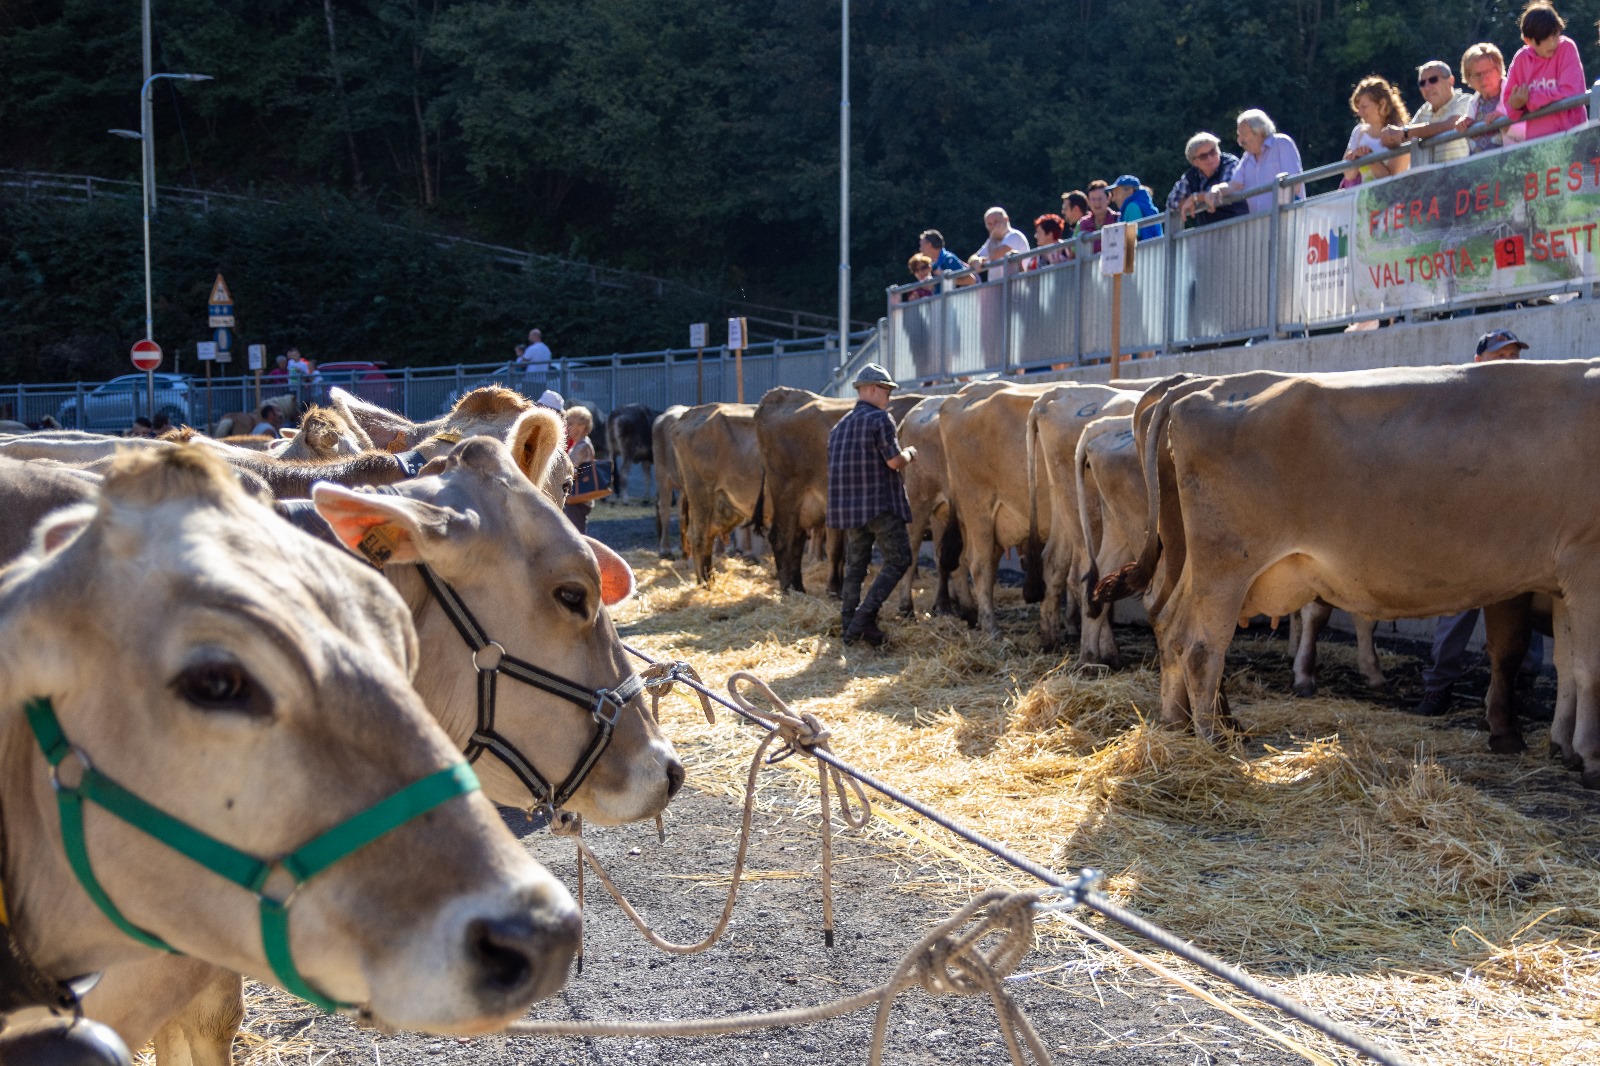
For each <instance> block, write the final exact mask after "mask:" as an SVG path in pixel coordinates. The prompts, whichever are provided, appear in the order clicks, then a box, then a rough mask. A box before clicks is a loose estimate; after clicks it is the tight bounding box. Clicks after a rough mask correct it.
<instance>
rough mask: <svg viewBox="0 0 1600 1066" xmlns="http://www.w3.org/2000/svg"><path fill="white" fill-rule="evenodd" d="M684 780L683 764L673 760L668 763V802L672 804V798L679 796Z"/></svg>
mask: <svg viewBox="0 0 1600 1066" xmlns="http://www.w3.org/2000/svg"><path fill="white" fill-rule="evenodd" d="M683 778H684V773H683V763H681V762H679V761H678V760H677V759H672V760H670V761H668V763H667V800H668V802H671V800H672V797H674V796H676V795H677V794H678V790H679V789H680V788H682V787H683Z"/></svg>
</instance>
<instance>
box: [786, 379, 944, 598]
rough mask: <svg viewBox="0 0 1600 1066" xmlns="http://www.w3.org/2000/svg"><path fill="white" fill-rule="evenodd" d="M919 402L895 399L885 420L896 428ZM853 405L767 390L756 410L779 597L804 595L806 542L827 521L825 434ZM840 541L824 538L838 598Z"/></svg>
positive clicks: (911, 397)
mask: <svg viewBox="0 0 1600 1066" xmlns="http://www.w3.org/2000/svg"><path fill="white" fill-rule="evenodd" d="M920 399H922V396H921V395H919V394H918V393H910V392H908V393H900V394H898V395H896V396H894V397H893V398H892V399H890V401H889V417H890V418H892V419H894V420H895V421H896V422H898V421H899V420H900V419H901V418H902V417H904V416H905V413H906V412H907V411H909V410H911V408H912V407H913V406H915V405H916V403H917V401H918V400H920ZM855 405H856V401H855V400H853V399H842V398H836V397H831V396H818V395H817V394H816V393H814V392H807V391H806V390H805V389H795V388H789V387H787V386H779V387H778V388H775V389H769V390H767V393H766V395H764V396H762V397H761V402H760V403H759V404H757V405H756V440H757V441H758V442H759V443H760V447H761V462H762V465H763V466H764V467H765V468H766V481H765V482H764V483H763V485H762V496H763V498H764V500H765V501H766V507H765V510H766V512H767V513H768V514H769V515H770V516H771V518H770V527H769V532H768V537H769V538H770V540H771V541H772V555H773V558H774V559H775V560H777V564H778V590H779V591H780V592H789V591H791V590H792V591H794V592H804V591H805V580H804V577H803V576H802V573H801V568H802V566H803V564H804V562H805V548H806V538H807V535H808V534H809V533H810V532H811V531H812V530H817V529H823V528H825V524H826V521H827V512H828V433H829V431H830V430H832V429H833V427H834V426H835V425H837V424H838V422H839V420H840V419H841V418H843V417H844V416H845V415H847V414H849V413H850V411H851V409H852V408H854V407H855ZM843 539H844V538H843V537H842V536H838V535H837V531H833V534H832V535H830V536H829V538H828V556H829V561H830V566H829V572H828V595H830V596H838V595H839V589H840V586H841V585H843V583H844V550H843ZM913 543H915V542H913Z"/></svg>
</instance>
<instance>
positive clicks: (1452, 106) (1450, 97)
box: [1379, 59, 1472, 163]
mask: <svg viewBox="0 0 1600 1066" xmlns="http://www.w3.org/2000/svg"><path fill="white" fill-rule="evenodd" d="M1417 89H1418V90H1419V91H1420V92H1421V93H1422V99H1423V104H1422V106H1421V107H1419V108H1417V113H1416V114H1415V115H1413V116H1412V118H1411V121H1410V122H1409V123H1407V124H1406V125H1404V126H1385V127H1384V128H1383V133H1382V134H1381V135H1380V136H1379V139H1380V140H1381V141H1383V145H1384V147H1385V148H1398V147H1400V145H1402V144H1404V143H1405V142H1407V141H1411V140H1418V139H1426V138H1428V137H1433V136H1436V135H1438V134H1441V133H1444V132H1446V131H1453V130H1455V129H1456V128H1457V120H1458V119H1461V118H1466V117H1470V116H1471V114H1472V96H1471V94H1469V93H1464V92H1462V91H1461V90H1460V89H1457V88H1456V76H1455V75H1454V74H1452V73H1450V64H1449V63H1446V62H1445V61H1444V60H1442V59H1430V60H1429V61H1428V62H1426V63H1424V64H1422V66H1420V67H1418V68H1417ZM1471 150H1472V146H1471V145H1470V144H1469V143H1468V141H1467V139H1466V138H1465V137H1459V138H1457V139H1456V140H1453V141H1450V142H1448V143H1446V144H1440V145H1435V146H1434V147H1433V148H1432V149H1431V153H1432V155H1431V158H1430V160H1429V162H1433V163H1444V162H1448V161H1449V160H1452V159H1465V158H1466V157H1467V154H1468V153H1469V152H1470V151H1471Z"/></svg>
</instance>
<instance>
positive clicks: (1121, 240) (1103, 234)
mask: <svg viewBox="0 0 1600 1066" xmlns="http://www.w3.org/2000/svg"><path fill="white" fill-rule="evenodd" d="M1133 231H1134V225H1133V223H1131V222H1113V223H1111V224H1110V225H1109V226H1103V227H1101V229H1100V273H1101V274H1103V275H1105V276H1106V277H1110V276H1111V275H1113V274H1132V273H1133V243H1134V232H1133Z"/></svg>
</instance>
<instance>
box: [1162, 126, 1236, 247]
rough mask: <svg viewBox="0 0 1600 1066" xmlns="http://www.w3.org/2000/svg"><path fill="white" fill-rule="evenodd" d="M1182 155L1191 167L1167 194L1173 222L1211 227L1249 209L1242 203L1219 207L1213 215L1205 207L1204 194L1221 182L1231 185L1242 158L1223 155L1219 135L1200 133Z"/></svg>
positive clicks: (1211, 211)
mask: <svg viewBox="0 0 1600 1066" xmlns="http://www.w3.org/2000/svg"><path fill="white" fill-rule="evenodd" d="M1183 155H1184V158H1185V159H1187V160H1188V161H1189V167H1188V169H1187V170H1185V171H1184V172H1183V175H1182V176H1181V177H1179V178H1178V180H1177V182H1176V183H1174V185H1173V186H1172V191H1171V192H1169V193H1167V210H1168V211H1169V212H1171V215H1172V217H1173V218H1181V219H1183V220H1184V222H1185V223H1186V224H1187V225H1190V226H1209V225H1210V224H1211V223H1213V222H1221V221H1222V220H1223V219H1225V218H1233V217H1235V216H1236V215H1242V214H1244V213H1245V212H1246V211H1248V210H1249V209H1250V206H1249V205H1248V204H1246V203H1245V202H1244V201H1243V200H1235V201H1234V202H1233V203H1231V204H1219V205H1218V206H1217V208H1216V210H1214V211H1213V210H1212V209H1211V208H1209V207H1208V206H1206V197H1205V191H1206V190H1207V189H1209V188H1211V186H1213V185H1215V184H1217V182H1219V181H1220V182H1226V181H1232V180H1233V169H1234V168H1235V167H1237V166H1238V165H1239V157H1238V156H1236V155H1234V154H1233V153H1232V152H1224V151H1223V150H1222V141H1221V140H1219V139H1218V137H1217V135H1216V134H1214V133H1197V134H1195V135H1194V136H1193V137H1190V138H1189V143H1188V144H1187V145H1185V146H1184V149H1183Z"/></svg>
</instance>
